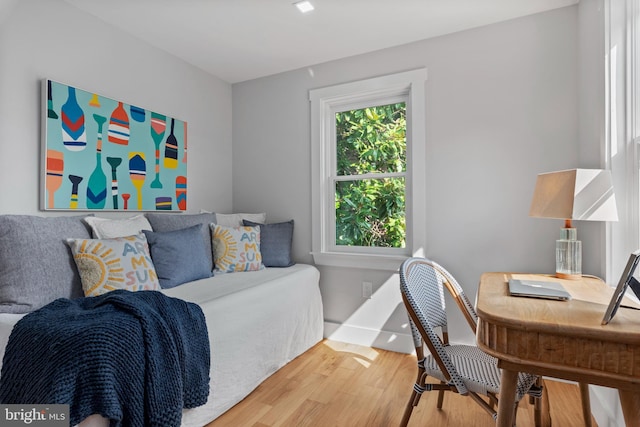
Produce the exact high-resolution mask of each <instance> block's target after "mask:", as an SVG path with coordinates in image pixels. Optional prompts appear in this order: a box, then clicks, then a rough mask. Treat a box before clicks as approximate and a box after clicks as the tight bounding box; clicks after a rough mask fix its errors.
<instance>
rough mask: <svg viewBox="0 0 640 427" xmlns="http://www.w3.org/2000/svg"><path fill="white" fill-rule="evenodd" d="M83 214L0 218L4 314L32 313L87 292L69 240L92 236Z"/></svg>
mask: <svg viewBox="0 0 640 427" xmlns="http://www.w3.org/2000/svg"><path fill="white" fill-rule="evenodd" d="M83 217H84V215H83V216H72V217H68V216H67V217H47V218H43V217H38V216H30V215H1V216H0V312H2V313H28V312H31V311H33V310H36V309H38V308H40V307H42V306H44V305H46V304H48V303H50V302H51V301H53V300H55V299H57V298H77V297H81V296H83V292H82V284H81V282H80V275H79V274H78V270H77V269H76V264H75V262H74V260H73V255H72V253H71V249H70V248H69V246H68V245H67V243H66V239H67V238H81V239H89V238H91V229H90V228H89V226H88V225H87V224H86V223H85V222H84V221H83V219H82V218H83Z"/></svg>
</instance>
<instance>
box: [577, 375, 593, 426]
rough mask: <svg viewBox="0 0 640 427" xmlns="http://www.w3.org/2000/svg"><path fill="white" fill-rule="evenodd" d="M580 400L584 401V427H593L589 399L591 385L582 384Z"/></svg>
mask: <svg viewBox="0 0 640 427" xmlns="http://www.w3.org/2000/svg"><path fill="white" fill-rule="evenodd" d="M579 386H580V400H581V401H582V417H583V418H584V427H591V398H590V397H589V384H587V383H580V384H579Z"/></svg>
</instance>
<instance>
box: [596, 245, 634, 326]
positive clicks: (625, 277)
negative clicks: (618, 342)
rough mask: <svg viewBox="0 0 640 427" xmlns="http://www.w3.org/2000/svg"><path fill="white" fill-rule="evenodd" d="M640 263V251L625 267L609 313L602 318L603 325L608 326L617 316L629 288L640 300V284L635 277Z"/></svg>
mask: <svg viewBox="0 0 640 427" xmlns="http://www.w3.org/2000/svg"><path fill="white" fill-rule="evenodd" d="M638 262H640V249H639V250H637V251H635V252H633V253H632V254H631V255H630V256H629V260H628V261H627V265H626V266H625V268H624V271H623V272H622V275H621V276H620V280H619V281H618V286H617V287H616V290H615V291H614V292H613V296H612V297H611V301H610V302H609V306H608V307H607V311H606V312H605V313H604V317H603V318H602V324H603V325H606V324H608V323H609V322H610V321H611V319H613V316H615V315H616V312H617V311H618V308H620V304H621V303H622V298H623V297H624V295H625V293H626V291H627V288H629V287H630V288H631V290H632V291H633V293H634V294H635V295H636V296H637V297H638V298H640V282H639V281H638V280H637V279H636V278H635V277H634V276H633V275H634V273H635V271H636V267H637V266H638Z"/></svg>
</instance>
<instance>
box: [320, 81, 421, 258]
mask: <svg viewBox="0 0 640 427" xmlns="http://www.w3.org/2000/svg"><path fill="white" fill-rule="evenodd" d="M426 74H427V73H426V70H425V69H420V70H415V71H408V72H404V73H398V74H393V75H388V76H383V77H377V78H373V79H368V80H362V81H358V82H354V83H346V84H342V85H337V86H331V87H327V88H321V89H314V90H311V91H310V100H311V122H312V127H311V131H312V137H311V140H312V176H313V180H312V185H313V188H312V190H313V191H312V209H313V211H312V215H313V218H312V221H313V256H314V260H315V262H316V263H317V264H325V265H336V266H346V267H360V268H375V269H390V270H396V269H397V268H398V266H399V265H400V263H401V262H402V260H403V259H405V258H406V257H408V256H413V255H422V254H423V251H424V243H425V235H424V234H425V225H424V222H425V205H426V202H425V199H426V196H425V194H424V191H425V179H424V177H425V174H424V162H425V99H424V96H425V95H424V82H425V80H426Z"/></svg>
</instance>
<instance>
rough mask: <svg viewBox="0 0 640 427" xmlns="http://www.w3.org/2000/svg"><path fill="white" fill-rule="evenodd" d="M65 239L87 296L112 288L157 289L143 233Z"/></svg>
mask: <svg viewBox="0 0 640 427" xmlns="http://www.w3.org/2000/svg"><path fill="white" fill-rule="evenodd" d="M67 243H68V244H69V246H70V247H71V251H72V252H73V259H74V260H75V262H76V266H77V267H78V272H79V273H80V280H81V281H82V289H83V290H84V295H85V296H87V297H93V296H97V295H102V294H105V293H107V292H110V291H113V290H115V289H126V290H128V291H142V290H152V291H155V290H159V289H160V283H159V281H158V275H157V274H156V270H155V267H154V265H153V262H152V261H151V255H150V253H149V245H148V244H147V238H146V237H145V235H144V234H142V233H141V234H137V235H135V236H127V237H116V238H114V239H67Z"/></svg>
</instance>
